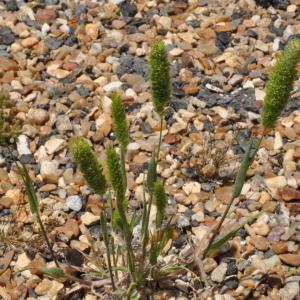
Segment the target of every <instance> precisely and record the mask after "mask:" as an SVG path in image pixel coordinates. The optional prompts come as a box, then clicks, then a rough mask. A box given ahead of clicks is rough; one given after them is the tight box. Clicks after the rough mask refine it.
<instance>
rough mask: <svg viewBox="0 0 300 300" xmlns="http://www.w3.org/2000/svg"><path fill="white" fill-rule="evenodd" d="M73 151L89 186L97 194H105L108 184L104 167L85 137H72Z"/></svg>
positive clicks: (74, 157)
mask: <svg viewBox="0 0 300 300" xmlns="http://www.w3.org/2000/svg"><path fill="white" fill-rule="evenodd" d="M71 152H72V156H73V159H74V161H75V162H76V163H77V164H78V166H79V169H80V171H81V172H82V174H83V176H84V178H85V180H86V181H87V183H88V186H89V187H90V188H91V189H92V190H93V191H94V192H96V193H97V194H104V193H105V191H106V186H107V185H106V179H105V177H104V175H103V168H102V165H101V163H100V162H99V160H98V159H97V157H96V155H95V154H94V152H93V151H92V149H91V147H90V145H89V144H88V142H87V141H86V140H85V139H84V138H83V137H74V138H72V140H71Z"/></svg>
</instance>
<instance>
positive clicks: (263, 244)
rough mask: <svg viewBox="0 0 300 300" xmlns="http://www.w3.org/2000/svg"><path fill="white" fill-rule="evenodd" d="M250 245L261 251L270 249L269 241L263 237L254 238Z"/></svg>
mask: <svg viewBox="0 0 300 300" xmlns="http://www.w3.org/2000/svg"><path fill="white" fill-rule="evenodd" d="M250 243H251V244H252V245H253V246H254V247H255V248H256V249H258V250H260V251H266V250H268V248H269V243H268V240H267V239H266V238H265V237H263V236H259V235H256V236H253V237H251V239H250Z"/></svg>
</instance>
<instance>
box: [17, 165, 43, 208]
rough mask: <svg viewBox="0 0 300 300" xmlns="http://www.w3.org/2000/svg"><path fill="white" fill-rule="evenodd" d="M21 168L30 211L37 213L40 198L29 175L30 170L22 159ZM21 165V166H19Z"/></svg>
mask: <svg viewBox="0 0 300 300" xmlns="http://www.w3.org/2000/svg"><path fill="white" fill-rule="evenodd" d="M20 164H21V168H19V170H20V171H21V176H22V179H23V182H24V185H25V188H26V191H27V194H28V200H29V205H30V211H31V213H32V214H37V213H38V209H39V203H38V198H37V195H36V192H35V188H34V186H33V182H32V180H31V178H30V176H29V173H28V170H27V168H26V166H25V164H24V163H23V162H21V161H20ZM18 167H19V166H18Z"/></svg>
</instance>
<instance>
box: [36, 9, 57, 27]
mask: <svg viewBox="0 0 300 300" xmlns="http://www.w3.org/2000/svg"><path fill="white" fill-rule="evenodd" d="M35 19H36V21H37V22H38V23H40V24H44V23H51V22H52V21H54V20H55V19H56V12H55V11H54V10H52V9H42V10H39V11H38V12H37V13H36V14H35Z"/></svg>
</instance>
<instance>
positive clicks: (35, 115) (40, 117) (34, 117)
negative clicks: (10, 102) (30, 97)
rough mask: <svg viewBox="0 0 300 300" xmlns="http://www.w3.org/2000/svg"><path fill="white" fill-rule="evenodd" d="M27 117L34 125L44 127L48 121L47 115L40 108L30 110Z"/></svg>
mask: <svg viewBox="0 0 300 300" xmlns="http://www.w3.org/2000/svg"><path fill="white" fill-rule="evenodd" d="M27 117H28V119H29V120H30V121H31V122H32V123H34V124H36V125H44V124H45V123H46V122H47V121H48V120H49V113H48V112H47V111H46V110H44V109H41V108H31V109H30V110H29V111H28V115H27Z"/></svg>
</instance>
